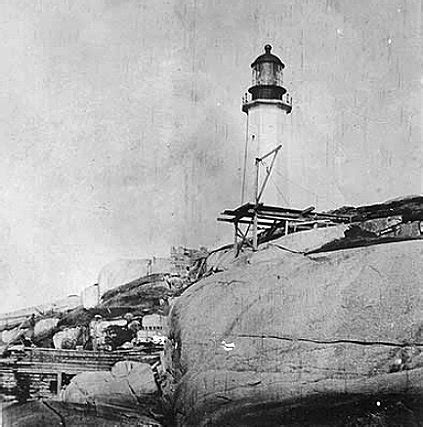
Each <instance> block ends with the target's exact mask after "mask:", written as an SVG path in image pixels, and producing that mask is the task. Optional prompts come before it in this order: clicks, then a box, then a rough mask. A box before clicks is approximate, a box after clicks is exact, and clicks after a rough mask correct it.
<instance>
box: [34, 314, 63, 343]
mask: <svg viewBox="0 0 423 427" xmlns="http://www.w3.org/2000/svg"><path fill="white" fill-rule="evenodd" d="M58 323H59V319H57V318H55V317H52V318H48V319H41V320H39V321H38V322H37V323H36V324H35V326H34V338H36V339H41V338H44V337H46V336H48V335H49V334H51V333H52V332H53V331H54V330H55V328H56V326H57V324H58Z"/></svg>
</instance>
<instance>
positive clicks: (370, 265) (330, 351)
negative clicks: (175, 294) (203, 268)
mask: <svg viewBox="0 0 423 427" xmlns="http://www.w3.org/2000/svg"><path fill="white" fill-rule="evenodd" d="M298 234H300V233H298ZM303 237H304V239H305V238H306V236H303ZM324 240H325V239H323V241H324ZM310 243H311V246H309V245H308V242H303V244H302V247H303V248H306V247H314V246H316V245H319V244H320V243H321V241H320V239H319V238H317V237H316V239H310ZM300 246H301V245H299V246H296V247H295V249H300ZM290 248H291V249H294V246H293V245H291V246H290ZM286 249H287V248H285V247H284V246H282V245H281V247H278V244H276V245H268V246H267V247H266V248H265V249H263V250H261V251H259V252H257V253H255V254H252V255H250V256H248V257H244V258H242V259H240V260H239V262H238V265H234V266H233V267H232V268H229V269H228V270H227V271H225V272H222V273H219V274H216V275H213V276H210V277H208V278H206V279H204V280H202V281H200V282H198V283H197V284H195V285H193V286H192V287H190V288H189V289H188V290H187V291H186V292H185V293H184V294H183V295H182V296H181V297H180V298H178V300H177V301H176V302H175V305H174V307H173V310H172V312H171V335H170V338H171V341H170V342H173V343H174V345H173V351H172V355H171V359H172V368H171V369H172V371H173V375H174V377H175V384H176V391H175V394H174V396H173V399H174V410H175V414H176V419H177V424H178V425H181V426H182V425H183V426H188V425H196V426H205V425H207V426H209V425H219V426H221V425H231V426H248V425H266V426H273V425H275V426H276V425H278V426H280V425H354V424H348V423H350V421H348V420H351V412H348V411H351V410H352V408H355V409H354V410H356V411H359V409H357V408H364V406H363V405H367V406H366V408H367V409H366V408H364V409H362V411H363V412H362V415H363V414H365V415H363V416H362V418H363V417H364V418H366V417H367V415H368V416H369V417H370V415H371V414H373V415H374V414H379V415H380V416H381V417H385V418H384V420H386V423H385V424H383V423H380V424H371V423H370V424H365V423H362V424H357V425H403V424H398V419H396V418H395V417H394V416H388V415H386V414H388V412H389V408H391V407H395V408H400V407H401V408H404V407H405V408H409V412H410V414H412V416H411V415H408V417H417V418H416V419H419V420H420V419H422V418H419V417H421V416H423V413H422V409H421V408H422V407H423V405H421V403H422V398H423V355H422V345H423V314H422V313H423V310H422V307H423V287H422V285H421V284H422V280H423V263H422V257H423V241H421V240H420V241H404V242H397V243H386V244H380V245H373V246H367V247H362V248H354V249H347V250H342V251H334V252H327V253H319V254H313V255H304V254H301V253H293V252H291V251H288V250H286ZM392 396H397V397H396V398H397V400H395V399H394V400H395V401H393V400H392V399H393V397H392ZM392 402H394V403H392ZM398 402H399V403H398ZM352 403H353V404H352ZM345 404H346V405H347V409H345V411H346V412H343V413H341V414H339V413H338V412H336V410H335V408H340V407H343V406H342V405H345ZM390 405H391V406H390ZM392 405H394V406H392ZM398 405H403V406H398ZM404 405H405V406H404ZM369 408H370V409H369ZM360 410H361V409H360ZM383 410H385V413H382V412H381V411H383ZM366 411H367V412H366ZM378 411H379V412H378ZM386 411H388V412H386ZM404 411H405V409H404ZM413 411H414V412H413ZM405 412H406V411H405ZM332 413H333V414H335V413H336V414H338V415H336V416H337V417H338V418H336V421H333V422H332V421H330V420H329V418H330V417H333V416H335V415H333V414H332ZM316 414H320V415H322V414H323V421H322V420H321V423H320V422H318V421H317V418H316V417H317V415H316ZM331 414H332V415H331ZM346 414H347V415H346ZM366 414H367V415H366ZM369 414H370V415H369ZM356 415H357V414H356ZM379 415H378V416H379ZM307 417H308V418H307ZM310 417H311V418H310ZM348 417H350V418H348ZM357 417H358V418H357ZM376 418H377V417H376ZM355 419H356V420H357V419H359V415H357V416H356V418H355ZM381 419H382V418H381ZM409 419H410V418H409ZM310 420H312V421H310ZM313 420H314V421H313ZM393 420H394V421H393ZM373 422H376V421H374V420H373ZM392 423H393V424H392ZM404 425H405V424H404ZM407 425H418V424H413V423H411V424H407Z"/></svg>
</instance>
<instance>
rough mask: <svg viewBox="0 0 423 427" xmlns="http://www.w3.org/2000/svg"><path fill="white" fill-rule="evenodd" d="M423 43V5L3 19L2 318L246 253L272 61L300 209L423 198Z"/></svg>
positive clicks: (144, 9) (146, 5) (208, 6)
mask: <svg viewBox="0 0 423 427" xmlns="http://www.w3.org/2000/svg"><path fill="white" fill-rule="evenodd" d="M421 25H422V11H421V2H420V1H418V0H410V1H406V0H372V1H368V0H356V1H351V0H309V1H307V0H301V1H300V0H277V1H276V0H266V1H260V0H231V1H227V0H154V1H153V0H89V1H87V0H74V1H71V0H48V1H46V0H19V1H16V0H2V1H0V57H1V60H0V141H1V142H0V287H1V288H0V289H1V295H2V297H3V298H1V301H0V312H1V311H6V310H10V309H14V308H17V307H23V306H26V305H32V304H39V303H41V302H44V301H50V300H52V299H55V298H59V297H63V296H66V295H68V294H74V293H79V292H80V291H81V289H82V288H84V287H86V286H88V285H91V284H93V283H95V282H96V280H97V276H98V272H99V271H100V269H101V268H102V267H103V266H104V265H105V264H108V263H109V262H112V261H113V260H116V259H120V258H131V259H136V258H145V257H151V256H153V255H156V256H166V255H167V254H168V253H169V249H170V246H171V245H185V246H188V247H198V246H199V245H204V246H207V247H209V248H213V247H216V246H217V245H219V244H222V243H225V242H230V241H231V239H232V237H231V235H232V230H231V228H230V226H229V225H225V224H221V223H218V222H217V221H216V217H217V216H218V214H219V212H221V211H222V210H223V209H225V208H232V207H235V206H237V205H238V204H239V202H240V190H241V176H242V156H243V147H244V141H245V125H246V123H245V120H246V119H245V115H244V114H243V113H242V112H241V109H240V102H241V97H242V95H243V93H244V92H245V91H246V89H247V88H248V86H249V84H250V82H251V70H250V64H251V62H252V61H253V60H254V58H255V57H256V56H258V55H259V54H261V53H262V51H263V46H264V45H265V44H266V43H270V44H271V45H272V46H273V53H275V54H276V55H278V56H279V57H280V58H281V59H282V61H283V62H284V63H285V65H286V68H285V70H284V79H285V86H286V87H287V88H288V90H289V91H290V93H291V95H292V97H293V103H294V106H293V111H292V114H290V115H289V116H286V128H285V129H284V135H283V138H284V140H286V141H289V144H290V150H291V155H292V163H291V165H290V166H291V172H290V176H289V177H286V176H283V175H282V174H277V175H276V174H275V175H274V183H275V184H276V185H278V186H280V188H283V186H284V185H286V183H287V182H289V183H290V185H291V188H293V189H294V188H295V191H292V190H291V191H292V193H293V195H292V200H291V203H292V205H293V206H294V207H298V208H301V207H306V206H309V205H310V204H313V205H315V206H316V207H317V208H318V209H322V210H323V209H330V208H335V207H339V206H342V205H359V204H366V203H375V202H379V201H383V200H387V199H391V198H396V197H399V196H404V195H409V194H421V193H422V186H423V179H422V170H423V168H422V166H423V165H422V163H423V161H422V158H423V156H422V154H423V153H422V151H423V149H422V144H421V130H422V118H423V116H422V99H423V98H422V88H423V75H422V50H421V45H422V31H421ZM287 179H288V181H287Z"/></svg>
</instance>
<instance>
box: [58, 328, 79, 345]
mask: <svg viewBox="0 0 423 427" xmlns="http://www.w3.org/2000/svg"><path fill="white" fill-rule="evenodd" d="M81 335H82V328H66V329H64V330H63V331H59V332H57V333H55V334H54V335H53V343H54V348H58V349H68V350H70V349H75V348H76V344H77V342H78V339H79V338H80V337H81Z"/></svg>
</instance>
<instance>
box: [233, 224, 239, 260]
mask: <svg viewBox="0 0 423 427" xmlns="http://www.w3.org/2000/svg"><path fill="white" fill-rule="evenodd" d="M234 227H235V235H234V252H235V256H236V254H237V252H238V221H235V222H234Z"/></svg>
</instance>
